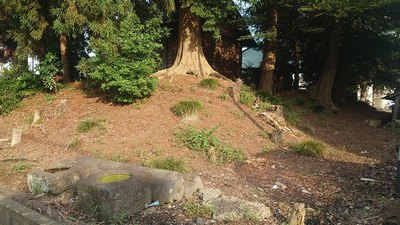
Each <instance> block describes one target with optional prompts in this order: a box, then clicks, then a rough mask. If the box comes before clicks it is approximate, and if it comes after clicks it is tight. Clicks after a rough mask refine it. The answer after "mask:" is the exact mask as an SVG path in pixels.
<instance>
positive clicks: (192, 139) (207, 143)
mask: <svg viewBox="0 0 400 225" xmlns="http://www.w3.org/2000/svg"><path fill="white" fill-rule="evenodd" d="M217 128H218V127H214V128H212V129H210V130H206V129H203V130H197V129H196V128H194V127H192V126H191V127H188V128H187V129H184V130H181V131H178V132H176V133H175V136H176V137H177V139H178V142H180V143H181V144H183V145H184V146H186V147H188V148H190V149H191V150H195V151H205V150H207V149H209V148H210V147H211V146H214V147H215V146H217V145H219V144H220V142H219V140H218V138H217V137H215V136H214V135H213V133H214V132H215V131H216V130H217Z"/></svg>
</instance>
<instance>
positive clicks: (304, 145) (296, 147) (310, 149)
mask: <svg viewBox="0 0 400 225" xmlns="http://www.w3.org/2000/svg"><path fill="white" fill-rule="evenodd" d="M289 149H290V150H291V151H293V152H295V153H297V154H300V155H305V156H310V157H315V158H322V157H323V154H324V151H325V146H324V145H323V144H322V143H321V142H318V141H313V140H308V141H303V142H300V143H298V144H292V145H290V146H289Z"/></svg>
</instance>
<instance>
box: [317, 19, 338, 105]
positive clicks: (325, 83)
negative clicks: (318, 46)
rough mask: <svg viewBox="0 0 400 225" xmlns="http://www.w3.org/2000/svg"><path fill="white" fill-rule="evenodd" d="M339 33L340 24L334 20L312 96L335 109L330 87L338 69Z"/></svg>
mask: <svg viewBox="0 0 400 225" xmlns="http://www.w3.org/2000/svg"><path fill="white" fill-rule="evenodd" d="M340 35H341V25H340V24H339V22H338V21H335V23H334V24H333V26H332V29H331V31H330V35H329V44H328V53H327V58H326V62H325V66H324V70H323V74H322V76H321V78H320V79H319V81H318V84H317V86H316V89H315V92H314V96H313V97H314V98H316V99H317V100H318V101H319V102H321V103H322V104H324V105H325V106H328V107H329V108H332V109H336V107H335V105H334V104H333V101H332V88H333V84H334V82H335V77H336V72H337V69H338V62H339V48H340Z"/></svg>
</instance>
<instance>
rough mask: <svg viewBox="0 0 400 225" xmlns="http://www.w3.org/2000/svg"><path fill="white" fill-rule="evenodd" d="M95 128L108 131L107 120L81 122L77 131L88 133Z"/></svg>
mask: <svg viewBox="0 0 400 225" xmlns="http://www.w3.org/2000/svg"><path fill="white" fill-rule="evenodd" d="M94 128H100V129H102V130H104V129H106V120H105V119H86V120H82V121H80V122H79V124H78V127H77V130H78V132H79V133H87V132H89V131H91V130H93V129H94Z"/></svg>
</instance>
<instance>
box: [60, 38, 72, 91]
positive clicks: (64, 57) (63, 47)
mask: <svg viewBox="0 0 400 225" xmlns="http://www.w3.org/2000/svg"><path fill="white" fill-rule="evenodd" d="M67 47H68V39H67V34H66V33H62V34H61V36H60V52H61V62H62V66H63V81H64V82H66V83H67V82H71V75H70V72H69V61H68V48H67Z"/></svg>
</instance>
